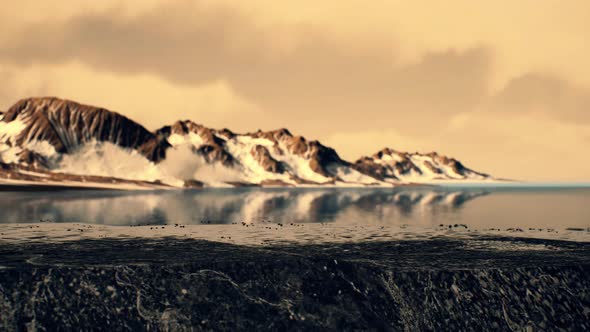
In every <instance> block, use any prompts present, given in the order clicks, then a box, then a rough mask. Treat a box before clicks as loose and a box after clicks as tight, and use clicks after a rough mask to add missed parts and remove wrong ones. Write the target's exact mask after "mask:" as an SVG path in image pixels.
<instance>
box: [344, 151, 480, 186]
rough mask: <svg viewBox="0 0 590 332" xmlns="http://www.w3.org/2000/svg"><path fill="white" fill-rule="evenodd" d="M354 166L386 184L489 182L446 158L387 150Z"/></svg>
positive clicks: (432, 153) (429, 154)
mask: <svg viewBox="0 0 590 332" xmlns="http://www.w3.org/2000/svg"><path fill="white" fill-rule="evenodd" d="M353 167H354V168H355V169H356V170H358V171H359V172H361V173H363V174H367V175H370V176H372V177H374V178H376V179H378V180H381V181H386V182H392V183H395V182H398V181H404V182H414V183H432V182H436V181H441V180H442V181H445V180H447V181H448V180H455V181H457V180H472V181H485V180H490V179H491V177H490V176H489V175H488V174H484V173H480V172H476V171H474V170H471V169H469V168H467V167H465V166H463V164H462V163H461V162H460V161H458V160H456V159H454V158H449V157H447V156H443V155H439V154H438V153H436V152H431V153H426V154H423V153H418V152H415V153H408V152H400V151H396V150H393V149H390V148H385V149H383V150H381V151H379V152H377V153H375V154H374V155H372V156H370V157H362V158H360V159H359V160H357V161H356V162H355V163H354V165H353Z"/></svg>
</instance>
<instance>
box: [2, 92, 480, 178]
mask: <svg viewBox="0 0 590 332" xmlns="http://www.w3.org/2000/svg"><path fill="white" fill-rule="evenodd" d="M96 142H98V143H99V144H100V143H101V142H109V143H112V144H113V145H115V146H117V147H119V148H121V151H123V152H122V153H123V155H118V157H117V158H122V160H120V161H119V160H117V163H119V162H120V163H121V164H125V163H126V162H131V161H127V160H125V159H126V158H127V157H126V156H127V155H126V154H125V153H135V152H136V153H138V154H139V155H141V156H144V157H145V158H146V159H145V160H146V161H145V164H142V163H141V162H139V164H142V165H139V164H137V163H138V161H137V160H136V159H133V158H136V157H133V156H132V155H129V158H131V159H133V163H134V164H133V165H132V166H131V167H130V168H127V170H128V172H132V173H133V174H132V175H133V179H134V180H139V181H141V180H143V178H142V177H141V174H143V173H141V172H143V171H145V172H146V173H149V176H146V178H145V180H146V181H147V182H153V181H155V179H156V180H159V179H163V178H160V177H156V178H154V177H155V176H156V175H154V174H160V173H161V174H160V175H162V176H164V175H166V176H168V175H169V174H164V173H165V172H163V171H162V170H154V169H153V168H154V167H156V168H157V167H160V166H158V165H155V164H159V163H161V162H162V161H164V160H166V156H167V153H169V152H171V151H173V150H174V151H175V150H177V149H178V148H179V147H180V146H188V147H189V148H190V150H189V153H190V151H192V152H193V153H194V155H197V156H200V157H202V160H203V161H204V162H205V163H206V164H210V165H217V166H219V167H221V168H223V169H225V170H230V171H231V176H230V177H231V179H230V178H228V179H225V180H224V179H213V178H214V177H216V176H217V177H218V175H215V174H218V173H220V171H219V169H218V170H216V171H212V173H211V172H209V173H207V174H197V175H194V174H192V173H189V174H188V175H186V174H185V175H183V176H182V178H178V179H176V180H178V181H177V183H176V182H175V184H171V185H173V186H180V187H183V186H184V187H186V186H188V187H200V186H203V185H207V184H208V183H212V181H217V183H219V182H221V183H223V182H225V183H232V184H234V183H235V184H238V183H239V184H240V185H251V184H257V185H302V184H306V185H308V184H310V185H318V184H356V185H376V184H377V185H378V184H384V185H387V184H389V185H390V184H392V183H399V182H428V181H429V180H441V179H452V180H462V179H475V180H485V179H489V178H490V177H489V176H488V175H486V174H483V173H478V172H475V171H473V170H471V169H468V168H466V167H465V166H464V165H463V164H462V163H461V162H459V161H457V160H455V159H453V158H448V157H445V156H442V155H438V154H437V153H430V154H419V153H407V152H398V151H395V150H392V149H383V150H381V151H379V152H377V153H376V154H374V155H372V156H368V157H362V158H360V159H359V160H357V161H356V162H355V163H350V162H348V161H345V160H343V159H342V158H340V156H339V155H338V153H337V152H336V151H335V150H334V149H332V148H330V147H327V146H325V145H323V144H321V143H320V142H319V141H317V140H308V139H306V138H305V137H303V136H296V135H293V134H292V133H291V132H290V131H289V130H287V129H285V128H282V129H278V130H272V131H261V130H258V131H256V132H252V133H246V134H238V133H234V132H232V131H231V130H229V129H220V130H217V129H212V128H208V127H206V126H203V125H200V124H197V123H194V122H192V121H190V120H184V121H177V122H175V123H174V124H172V125H170V126H165V127H162V128H160V129H159V130H157V131H155V132H150V131H149V130H147V129H146V128H144V127H143V126H142V125H140V124H138V123H136V122H134V121H133V120H131V119H129V118H127V117H125V116H123V115H121V114H118V113H116V112H112V111H109V110H106V109H104V108H99V107H94V106H88V105H83V104H79V103H77V102H74V101H69V100H63V99H58V98H53V97H45V98H28V99H23V100H20V101H18V102H17V103H16V104H15V105H13V106H12V107H11V108H9V109H8V110H7V111H6V112H4V113H0V164H3V165H5V167H6V165H9V164H16V165H21V166H23V165H24V166H26V167H33V168H35V169H38V170H40V171H42V172H47V171H51V172H54V173H60V169H61V166H62V165H61V164H60V162H62V159H63V158H62V157H63V156H67V155H75V154H76V153H79V151H80V150H81V149H82V148H83V147H90V153H91V154H92V153H94V151H96V156H94V157H93V156H90V157H89V156H88V155H87V154H85V155H83V156H82V157H81V158H78V159H75V162H78V163H84V162H85V161H86V160H88V158H90V159H92V160H94V161H93V162H95V163H97V162H98V163H101V160H102V159H101V158H109V157H107V156H103V155H102V154H104V152H102V151H98V149H100V147H99V146H96V145H93V144H95V143H96ZM47 146H50V147H51V148H52V149H51V151H48V149H47ZM94 149H97V150H94ZM125 151H127V152H125ZM84 153H88V151H85V152H84ZM95 157H96V158H95ZM131 159H130V160H131ZM140 159H141V158H140ZM96 160H98V161H96ZM142 160H144V159H142ZM104 162H105V163H106V164H108V162H109V160H107V159H104ZM150 162H151V163H150ZM146 164H148V165H147V166H146ZM136 165H137V166H136ZM150 165H151V166H150ZM78 166H81V167H78ZM85 166H86V165H78V164H75V165H74V166H72V165H71V162H70V164H68V167H69V168H68V169H75V170H79V169H81V170H82V171H83V172H93V171H92V170H93V169H94V168H93V167H85ZM217 166H216V167H217ZM26 167H25V168H23V167H20V168H18V167H17V168H10V169H14V170H16V171H18V170H19V169H20V170H23V171H26V170H27V169H28V168H26ZM72 167H73V168H72ZM142 167H143V168H149V170H144V169H142ZM136 168H138V169H136ZM116 169H117V171H116V173H117V174H110V173H109V172H108V171H107V172H106V174H105V172H104V171H103V172H102V173H100V174H86V173H83V174H77V175H88V176H102V177H105V178H107V179H108V178H110V177H112V178H117V179H120V178H121V179H125V178H126V177H127V176H128V175H127V174H124V173H121V172H123V171H121V170H120V169H121V168H119V167H116ZM129 169H131V171H129ZM154 172H155V173H154ZM62 173H63V172H62ZM221 173H222V174H226V175H227V174H229V173H227V172H225V171H221ZM138 174H139V175H138ZM183 174H184V173H183ZM63 177H64V176H61V178H63ZM138 177H139V178H138ZM52 178H55V176H52ZM58 178H60V177H58ZM73 178H77V177H73ZM168 179H169V177H168ZM172 182H174V181H172ZM169 183H171V182H169Z"/></svg>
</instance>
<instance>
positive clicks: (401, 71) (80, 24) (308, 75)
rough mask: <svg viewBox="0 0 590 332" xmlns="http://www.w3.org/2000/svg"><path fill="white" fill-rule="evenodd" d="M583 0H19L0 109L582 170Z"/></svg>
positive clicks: (3, 31) (507, 167) (3, 55)
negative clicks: (74, 106) (85, 107)
mask: <svg viewBox="0 0 590 332" xmlns="http://www.w3.org/2000/svg"><path fill="white" fill-rule="evenodd" d="M588 22H590V2H588V1H584V0H577V1H574V0H572V1H567V2H563V1H555V0H546V1H532V0H520V1H517V2H515V1H507V0H497V1H472V0H460V1H459V0H457V1H444V2H443V1H425V0H417V1H397V0H390V1H384V0H383V1H379V0H375V1H371V2H367V1H360V0H348V1H321V2H318V1H310V0H301V1H297V2H284V1H283V2H280V1H267V0H251V1H230V0H195V1H189V0H172V1H163V0H141V1H139V0H137V1H124V2H123V1H117V0H103V1H99V2H91V1H76V2H74V1H64V0H58V1H52V2H39V1H32V0H27V1H19V2H18V3H17V2H13V3H10V4H4V5H3V10H2V11H1V12H0V78H2V82H3V84H2V85H0V109H5V108H7V107H9V106H10V105H11V104H12V103H14V102H15V101H16V100H18V99H20V98H23V97H27V96H39V95H55V96H59V97H63V98H69V99H73V100H76V101H80V102H84V103H90V104H94V105H98V106H103V107H106V108H109V109H112V110H115V111H118V112H121V113H123V114H126V115H128V116H130V117H131V118H133V119H135V120H137V121H138V122H141V123H143V124H144V125H146V126H147V127H148V128H150V129H155V128H158V127H160V126H163V125H165V124H170V123H172V122H174V121H175V120H177V119H186V118H188V119H192V120H194V121H196V122H199V123H203V124H205V125H208V126H212V127H228V128H231V129H233V130H236V131H254V130H257V129H258V128H261V129H265V130H266V129H274V128H278V127H288V128H289V129H290V130H291V131H292V132H294V133H297V134H302V135H304V136H306V137H309V138H315V139H319V140H320V141H322V142H323V143H325V144H327V145H330V146H332V147H334V148H336V149H337V150H338V151H339V152H340V153H341V154H342V156H343V157H344V158H348V159H356V158H358V157H359V156H361V155H363V154H372V153H374V152H375V151H376V150H378V149H381V148H383V147H385V146H389V147H392V148H395V149H399V150H410V151H415V150H419V151H425V152H426V151H432V150H436V151H438V152H441V153H444V154H448V155H451V156H454V157H456V158H458V159H460V160H463V161H464V163H465V164H466V165H467V166H470V167H472V168H475V169H477V170H481V171H484V172H488V173H491V174H493V175H496V176H499V177H507V178H517V179H524V180H536V181H551V180H553V181H590V167H588V164H589V163H590V156H589V154H588V152H587V151H588V148H587V147H588V146H589V145H590V63H589V60H588V59H590V43H588V42H587V31H590V26H589V25H590V23H588Z"/></svg>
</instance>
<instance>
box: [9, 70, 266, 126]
mask: <svg viewBox="0 0 590 332" xmlns="http://www.w3.org/2000/svg"><path fill="white" fill-rule="evenodd" d="M0 77H3V78H4V79H3V82H4V83H5V85H4V86H5V87H8V89H6V88H5V89H0V92H2V91H4V93H0V110H2V109H7V108H8V107H10V106H11V105H12V104H13V103H14V102H16V100H18V99H20V98H22V97H25V96H47V95H49V96H59V97H62V98H68V99H72V100H76V101H78V102H82V103H86V104H90V105H96V106H100V107H105V108H108V109H110V110H113V111H117V112H120V113H123V114H125V115H126V116H129V117H130V118H132V119H134V120H135V121H137V122H139V123H141V124H143V125H144V126H146V127H147V128H149V129H152V130H153V129H157V128H160V127H162V126H164V125H169V124H172V123H174V122H175V121H177V120H180V119H191V120H193V121H195V122H206V123H207V124H208V125H211V126H217V127H226V126H230V127H234V126H235V127H237V128H241V129H246V128H244V126H242V125H240V124H241V122H243V121H244V120H246V119H250V118H252V117H257V116H260V115H261V114H263V113H262V112H261V111H260V110H259V108H258V106H257V105H255V104H254V103H252V102H250V101H248V100H246V99H245V98H243V97H242V96H240V95H239V94H237V93H236V92H235V91H234V89H233V87H232V86H231V85H229V84H228V83H227V82H225V81H221V80H220V81H211V82H208V83H204V84H200V85H196V86H178V85H175V84H172V83H170V82H169V81H167V80H163V79H161V78H160V77H158V76H155V75H152V74H124V75H123V74H120V75H115V74H112V73H108V72H99V71H96V70H94V69H92V68H91V67H88V66H86V65H82V64H79V63H68V64H63V65H53V66H50V65H35V66H31V67H27V68H26V69H22V68H20V67H18V66H5V67H2V66H0ZM232 125H233V126H232Z"/></svg>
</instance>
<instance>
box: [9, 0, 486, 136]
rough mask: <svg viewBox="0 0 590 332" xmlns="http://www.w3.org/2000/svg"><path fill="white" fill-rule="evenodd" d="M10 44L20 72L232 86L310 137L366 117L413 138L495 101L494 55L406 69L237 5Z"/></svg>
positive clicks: (90, 23)
mask: <svg viewBox="0 0 590 332" xmlns="http://www.w3.org/2000/svg"><path fill="white" fill-rule="evenodd" d="M2 44H3V45H2V49H3V52H2V53H1V54H0V61H4V62H10V63H12V64H15V65H18V66H30V65H32V64H38V63H42V64H48V65H49V64H54V65H58V64H64V63H70V62H72V61H74V62H80V63H83V64H85V65H87V66H90V67H92V68H93V69H94V70H96V71H107V72H111V73H113V74H117V75H131V74H134V75H135V74H143V73H148V74H150V75H154V76H158V77H160V78H162V79H164V80H167V81H169V82H171V83H173V84H176V85H186V86H194V85H202V84H206V83H209V82H211V81H225V82H227V83H228V84H229V85H231V86H232V87H233V88H234V89H235V91H236V92H237V93H238V94H240V95H242V96H244V97H245V98H246V99H248V100H251V101H253V102H255V103H257V104H259V105H260V106H261V107H262V108H263V109H265V110H272V113H273V114H272V116H269V117H267V118H263V119H258V125H260V126H262V127H265V126H271V125H272V126H286V125H290V126H293V125H294V126H295V127H299V128H303V130H304V131H305V132H306V133H308V134H313V133H317V132H319V131H320V130H330V125H329V124H330V123H333V121H334V117H339V126H340V127H344V128H350V129H352V128H356V127H357V126H358V125H359V123H358V121H353V120H352V117H354V116H355V115H356V114H358V112H359V111H361V112H363V114H364V115H365V123H363V126H365V128H372V127H382V125H383V123H384V122H388V121H392V120H394V121H397V122H399V123H400V127H401V129H400V130H402V131H403V130H405V128H406V127H409V126H411V125H416V124H418V123H419V121H420V118H422V117H423V116H429V117H435V118H440V117H443V116H444V115H445V114H449V113H454V112H456V111H457V108H465V107H471V106H473V104H474V103H475V102H477V100H478V99H479V98H481V97H482V96H484V95H485V94H486V93H487V80H488V76H489V70H490V66H491V56H490V52H489V51H488V50H487V49H486V48H485V47H475V48H470V49H466V50H445V51H440V52H429V53H427V54H425V55H424V56H423V57H421V58H420V59H419V60H417V61H415V62H413V63H410V64H406V65H400V64H399V63H397V62H396V57H395V54H392V52H389V51H384V48H380V47H373V48H366V47H358V48H357V47H356V45H355V44H350V43H349V42H345V41H342V40H338V39H335V38H331V37H330V35H329V34H327V33H325V32H323V31H322V30H321V28H319V27H316V26H308V25H297V24H289V25H284V26H281V25H273V26H266V25H259V24H257V22H255V21H254V20H252V19H251V18H249V17H248V16H246V15H244V14H243V13H241V12H240V11H237V10H234V9H231V8H229V7H219V6H207V5H205V4H204V3H202V2H190V1H175V2H173V3H170V4H165V5H162V6H160V7H158V8H156V9H154V10H151V11H146V12H143V13H141V14H139V15H136V16H133V17H129V16H126V15H122V14H119V13H118V11H116V10H106V11H99V12H88V13H82V14H79V15H76V16H73V17H70V18H68V19H65V20H57V21H52V20H47V21H42V22H37V23H35V24H31V25H28V26H27V27H26V28H24V30H22V31H21V32H20V33H16V34H14V35H12V37H11V38H9V39H8V40H5V41H4V42H3V43H2ZM390 48H391V47H388V49H390ZM433 104H435V105H436V108H434V107H433ZM393 114H395V115H393ZM384 119H385V120H386V121H383V120H384ZM347 120H348V121H347ZM422 128H423V129H424V130H430V129H432V128H431V126H429V124H428V123H422Z"/></svg>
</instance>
